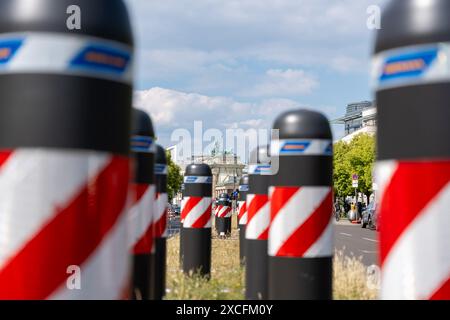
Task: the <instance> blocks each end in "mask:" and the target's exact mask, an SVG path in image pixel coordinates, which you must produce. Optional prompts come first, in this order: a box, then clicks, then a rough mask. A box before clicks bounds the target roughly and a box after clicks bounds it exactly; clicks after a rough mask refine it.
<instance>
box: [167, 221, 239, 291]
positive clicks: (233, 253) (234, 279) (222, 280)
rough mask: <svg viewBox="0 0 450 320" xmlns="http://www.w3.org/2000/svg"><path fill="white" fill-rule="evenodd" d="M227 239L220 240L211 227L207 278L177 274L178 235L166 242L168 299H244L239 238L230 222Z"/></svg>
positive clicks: (234, 224)
mask: <svg viewBox="0 0 450 320" xmlns="http://www.w3.org/2000/svg"><path fill="white" fill-rule="evenodd" d="M232 223H233V228H232V229H233V231H232V234H231V237H230V238H228V239H226V240H221V239H218V238H217V237H216V234H215V232H214V228H213V233H212V235H213V237H212V259H211V260H212V261H211V279H210V280H207V279H205V278H202V277H200V276H198V275H193V276H191V277H187V276H185V275H184V274H183V272H182V271H180V269H181V268H180V264H179V243H180V238H179V235H176V236H175V237H173V238H171V239H170V240H168V243H167V244H168V245H167V250H168V252H167V273H168V274H167V288H168V289H169V292H168V293H167V296H166V299H168V300H177V299H181V300H241V299H244V268H242V267H241V266H240V264H239V238H238V232H237V230H236V221H235V220H234V219H233V221H232Z"/></svg>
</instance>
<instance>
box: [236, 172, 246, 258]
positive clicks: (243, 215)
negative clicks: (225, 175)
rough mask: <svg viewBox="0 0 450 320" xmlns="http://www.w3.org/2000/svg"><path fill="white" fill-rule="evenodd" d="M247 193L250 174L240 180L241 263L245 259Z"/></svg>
mask: <svg viewBox="0 0 450 320" xmlns="http://www.w3.org/2000/svg"><path fill="white" fill-rule="evenodd" d="M247 193H248V175H244V176H243V177H242V178H241V180H240V181H239V201H238V206H239V211H238V212H239V213H238V219H237V220H238V227H239V261H240V262H241V264H243V263H244V261H245V225H246V224H247V203H246V201H247Z"/></svg>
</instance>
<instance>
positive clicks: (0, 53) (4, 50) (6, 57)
mask: <svg viewBox="0 0 450 320" xmlns="http://www.w3.org/2000/svg"><path fill="white" fill-rule="evenodd" d="M22 43H23V39H5V40H0V66H2V65H6V64H7V63H8V62H10V61H11V59H12V58H13V57H14V55H15V54H16V52H17V50H19V48H20V47H21V46H22Z"/></svg>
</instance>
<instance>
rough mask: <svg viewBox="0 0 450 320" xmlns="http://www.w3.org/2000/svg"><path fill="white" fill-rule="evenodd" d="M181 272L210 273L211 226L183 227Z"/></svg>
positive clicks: (204, 274) (206, 274) (205, 274)
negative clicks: (200, 227)
mask: <svg viewBox="0 0 450 320" xmlns="http://www.w3.org/2000/svg"><path fill="white" fill-rule="evenodd" d="M183 229H184V230H183V250H184V256H183V272H184V273H186V274H189V273H190V272H194V273H195V272H198V273H200V274H201V275H203V276H207V277H209V275H210V273H211V228H202V229H195V228H183Z"/></svg>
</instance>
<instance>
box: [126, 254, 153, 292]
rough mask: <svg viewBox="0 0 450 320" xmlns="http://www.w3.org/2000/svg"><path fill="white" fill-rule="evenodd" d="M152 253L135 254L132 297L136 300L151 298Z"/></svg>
mask: <svg viewBox="0 0 450 320" xmlns="http://www.w3.org/2000/svg"><path fill="white" fill-rule="evenodd" d="M150 261H151V259H150V254H135V255H133V288H132V292H131V297H132V298H133V299H134V300H149V299H150V272H151V264H150Z"/></svg>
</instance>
